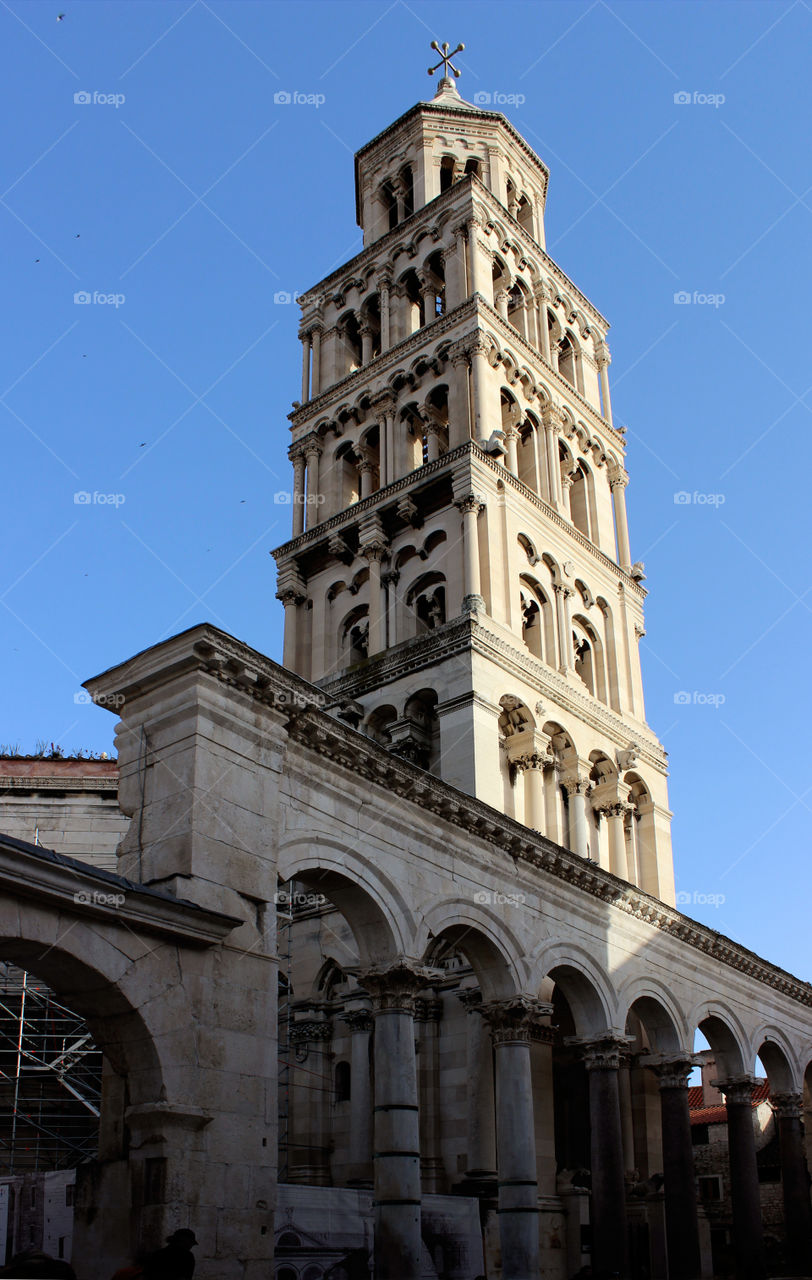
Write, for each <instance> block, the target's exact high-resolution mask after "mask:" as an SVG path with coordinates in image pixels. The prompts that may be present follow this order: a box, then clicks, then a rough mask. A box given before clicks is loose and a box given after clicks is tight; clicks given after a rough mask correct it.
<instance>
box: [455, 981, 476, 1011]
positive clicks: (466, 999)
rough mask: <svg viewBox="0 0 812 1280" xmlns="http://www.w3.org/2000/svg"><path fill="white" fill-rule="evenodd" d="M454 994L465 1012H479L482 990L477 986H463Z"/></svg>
mask: <svg viewBox="0 0 812 1280" xmlns="http://www.w3.org/2000/svg"><path fill="white" fill-rule="evenodd" d="M456 995H457V999H458V1000H459V1002H460V1004H461V1005H462V1006H463V1008H464V1009H465V1012H466V1013H479V1011H480V1009H481V1007H482V992H481V991H480V989H479V987H463V989H462V991H458V992H457V993H456Z"/></svg>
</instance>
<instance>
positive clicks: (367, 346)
mask: <svg viewBox="0 0 812 1280" xmlns="http://www.w3.org/2000/svg"><path fill="white" fill-rule="evenodd" d="M360 332H361V364H369V362H370V360H371V359H372V326H371V325H370V324H369V323H368V321H366V320H362V322H361V326H360Z"/></svg>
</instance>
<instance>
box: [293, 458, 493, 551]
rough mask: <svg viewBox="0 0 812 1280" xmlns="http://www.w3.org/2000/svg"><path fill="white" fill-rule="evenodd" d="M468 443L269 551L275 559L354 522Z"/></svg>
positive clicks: (438, 469)
mask: <svg viewBox="0 0 812 1280" xmlns="http://www.w3.org/2000/svg"><path fill="white" fill-rule="evenodd" d="M469 444H473V441H466V443H465V444H461V445H459V446H458V448H456V449H451V450H450V451H449V452H448V453H443V454H441V455H440V457H439V458H435V460H434V461H433V462H425V463H424V464H423V465H422V467H418V468H417V469H416V470H415V471H410V472H409V474H408V475H405V476H401V478H400V479H399V480H395V481H393V482H392V484H388V485H386V486H385V487H384V488H383V489H376V490H375V492H374V493H371V494H370V495H369V497H368V498H362V499H361V500H360V501H359V502H355V503H353V505H352V506H351V507H345V509H344V510H343V511H339V512H338V513H337V514H336V515H334V516H330V518H329V520H325V521H323V523H322V524H317V525H314V526H313V528H312V529H306V530H305V532H304V533H300V534H299V535H298V537H296V538H291V539H290V541H289V542H285V543H283V544H282V546H281V547H277V548H276V550H275V551H272V552H271V555H272V556H273V557H274V559H276V560H281V559H284V558H285V557H287V556H290V555H295V554H296V553H297V552H299V551H304V550H306V549H307V548H309V547H312V546H315V545H316V544H317V543H319V542H320V541H321V540H322V538H324V537H325V536H326V535H327V534H328V533H332V532H333V531H334V530H336V529H341V528H344V526H345V525H351V524H355V522H356V521H357V520H358V519H359V517H360V516H362V515H364V513H365V512H367V511H373V510H374V509H375V508H376V507H377V506H378V505H379V504H381V503H385V502H388V501H389V500H390V499H391V498H394V497H396V496H397V495H398V494H399V493H403V492H404V491H406V490H407V489H412V488H415V487H417V486H419V485H422V483H423V480H424V478H426V477H430V476H433V475H437V474H438V472H441V471H445V470H447V469H448V468H450V467H451V466H452V465H453V463H455V462H458V461H459V460H460V459H462V458H464V457H465V456H466V454H467V453H468V451H469Z"/></svg>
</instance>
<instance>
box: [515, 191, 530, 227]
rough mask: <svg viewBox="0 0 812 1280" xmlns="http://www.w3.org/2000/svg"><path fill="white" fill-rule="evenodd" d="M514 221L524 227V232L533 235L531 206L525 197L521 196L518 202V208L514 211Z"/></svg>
mask: <svg viewBox="0 0 812 1280" xmlns="http://www.w3.org/2000/svg"><path fill="white" fill-rule="evenodd" d="M516 219H517V221H518V222H519V223H520V224H521V226H523V227H524V229H525V231H526V232H527V233H528V234H529V235H531V236H532V234H533V206H532V204H531V203H530V201H529V200H528V198H527V196H522V198H521V199H520V201H519V207H518V209H517V210H516Z"/></svg>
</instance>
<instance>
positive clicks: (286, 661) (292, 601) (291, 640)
mask: <svg viewBox="0 0 812 1280" xmlns="http://www.w3.org/2000/svg"><path fill="white" fill-rule="evenodd" d="M276 598H277V600H281V601H282V604H283V605H284V609H285V622H284V633H283V634H284V640H283V642H282V666H283V667H285V669H286V670H287V671H296V670H298V667H297V663H298V651H299V605H300V604H302V603H303V602H304V599H305V597H304V594H303V593H302V592H301V591H298V590H297V589H296V588H295V587H293V586H290V585H281V586H280V589H279V591H277V593H276Z"/></svg>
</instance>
